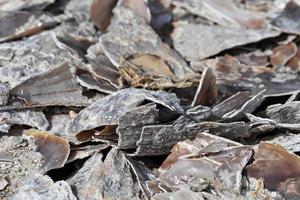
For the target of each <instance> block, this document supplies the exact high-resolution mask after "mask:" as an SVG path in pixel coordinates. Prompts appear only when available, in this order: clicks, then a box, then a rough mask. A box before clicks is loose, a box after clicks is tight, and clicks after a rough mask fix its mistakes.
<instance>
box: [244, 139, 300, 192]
mask: <svg viewBox="0 0 300 200" xmlns="http://www.w3.org/2000/svg"><path fill="white" fill-rule="evenodd" d="M254 159H255V161H254V163H253V164H251V165H249V166H248V167H247V175H248V176H250V177H254V178H263V179H264V181H265V186H266V188H268V189H269V190H278V187H279V186H280V184H281V183H283V182H284V181H286V180H287V179H288V178H296V179H298V178H299V175H300V171H299V167H300V159H299V157H298V156H297V155H295V154H292V153H289V152H288V151H287V150H286V149H285V148H283V147H282V146H280V145H276V144H270V143H266V142H261V143H260V145H259V146H258V149H257V151H256V152H255V154H254Z"/></svg>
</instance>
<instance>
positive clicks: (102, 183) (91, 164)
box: [68, 149, 140, 200]
mask: <svg viewBox="0 0 300 200" xmlns="http://www.w3.org/2000/svg"><path fill="white" fill-rule="evenodd" d="M102 160H103V156H102V154H100V153H96V154H94V155H93V156H92V157H91V158H89V159H88V160H87V161H86V162H85V164H84V166H83V167H82V168H81V169H80V170H79V171H78V172H77V173H76V174H75V175H74V176H73V177H71V178H70V179H68V183H69V184H70V185H71V187H73V188H74V189H75V190H76V193H77V194H76V195H77V197H78V198H79V199H82V200H91V199H95V200H96V199H135V200H139V199H140V198H139V196H140V195H139V193H140V189H139V186H138V183H137V182H136V180H135V178H134V177H133V174H132V173H131V171H130V165H129V163H128V161H127V159H126V157H125V154H124V153H123V152H121V151H118V150H116V149H112V150H111V151H110V152H109V153H108V155H107V156H106V158H105V160H104V161H102Z"/></svg>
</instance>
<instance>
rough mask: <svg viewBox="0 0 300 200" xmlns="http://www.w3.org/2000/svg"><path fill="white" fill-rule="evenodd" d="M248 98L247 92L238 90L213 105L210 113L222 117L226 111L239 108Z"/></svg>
mask: <svg viewBox="0 0 300 200" xmlns="http://www.w3.org/2000/svg"><path fill="white" fill-rule="evenodd" d="M249 98H250V93H249V92H238V93H236V94H235V95H232V96H231V97H229V98H227V99H225V100H224V101H222V102H221V103H219V104H217V105H216V106H214V107H213V109H212V113H213V115H215V116H218V117H222V116H223V115H225V114H226V113H228V112H230V111H232V110H237V109H239V108H240V107H241V106H242V105H243V104H244V103H246V101H247V100H249Z"/></svg>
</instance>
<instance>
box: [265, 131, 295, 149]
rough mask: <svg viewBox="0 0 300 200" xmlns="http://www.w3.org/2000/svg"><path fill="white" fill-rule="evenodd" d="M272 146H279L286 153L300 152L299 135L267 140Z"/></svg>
mask: <svg viewBox="0 0 300 200" xmlns="http://www.w3.org/2000/svg"><path fill="white" fill-rule="evenodd" d="M268 142H270V143H272V144H279V145H280V146H283V147H284V148H286V149H287V150H288V151H292V152H300V134H295V135H294V134H288V135H282V136H278V137H275V138H274V139H272V140H268Z"/></svg>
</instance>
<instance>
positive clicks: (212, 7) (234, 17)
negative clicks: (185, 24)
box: [173, 0, 267, 29]
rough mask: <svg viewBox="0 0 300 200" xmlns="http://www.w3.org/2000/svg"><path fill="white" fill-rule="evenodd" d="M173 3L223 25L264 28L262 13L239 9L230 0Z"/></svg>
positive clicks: (191, 0)
mask: <svg viewBox="0 0 300 200" xmlns="http://www.w3.org/2000/svg"><path fill="white" fill-rule="evenodd" d="M173 4H175V6H178V7H182V8H185V9H187V10H188V11H189V12H191V13H192V14H195V15H198V16H200V17H205V18H207V19H209V20H211V21H213V22H215V23H217V24H219V25H222V26H225V27H232V26H233V27H245V28H254V29H259V28H264V27H265V26H266V25H267V20H266V19H265V18H264V16H263V14H262V13H259V12H251V11H248V10H245V9H241V8H239V7H237V6H236V5H235V2H234V1H232V0H201V1H198V0H183V1H182V0H175V1H173Z"/></svg>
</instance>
